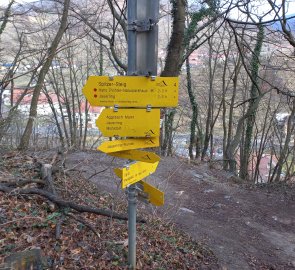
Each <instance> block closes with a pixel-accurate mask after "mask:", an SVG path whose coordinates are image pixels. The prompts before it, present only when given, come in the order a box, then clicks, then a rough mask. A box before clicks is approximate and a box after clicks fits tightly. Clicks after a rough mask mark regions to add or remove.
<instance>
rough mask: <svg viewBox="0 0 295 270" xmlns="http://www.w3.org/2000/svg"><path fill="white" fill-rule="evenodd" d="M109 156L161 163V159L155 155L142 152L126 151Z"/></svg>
mask: <svg viewBox="0 0 295 270" xmlns="http://www.w3.org/2000/svg"><path fill="white" fill-rule="evenodd" d="M109 155H111V156H114V157H119V158H127V159H131V160H137V161H142V162H148V163H155V162H157V161H160V157H159V156H158V155H156V154H155V153H153V152H146V151H141V150H126V151H120V152H115V153H109Z"/></svg>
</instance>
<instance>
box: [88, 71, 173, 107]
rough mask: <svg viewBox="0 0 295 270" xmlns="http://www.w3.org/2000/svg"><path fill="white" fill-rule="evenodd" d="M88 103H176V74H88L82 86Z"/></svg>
mask: <svg viewBox="0 0 295 270" xmlns="http://www.w3.org/2000/svg"><path fill="white" fill-rule="evenodd" d="M83 94H84V95H85V96H86V98H87V100H88V101H89V103H90V105H91V106H106V107H113V106H115V105H117V106H119V107H137V108H138V107H146V106H147V105H149V106H151V107H152V108H154V107H161V108H163V107H175V106H177V103H178V78H177V77H152V78H151V77H138V76H124V77H123V76H116V77H107V76H90V77H89V78H88V80H87V82H86V84H85V86H84V88H83Z"/></svg>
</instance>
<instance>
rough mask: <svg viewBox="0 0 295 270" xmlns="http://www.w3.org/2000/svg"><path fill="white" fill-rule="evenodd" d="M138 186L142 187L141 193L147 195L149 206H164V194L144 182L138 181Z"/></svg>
mask: <svg viewBox="0 0 295 270" xmlns="http://www.w3.org/2000/svg"><path fill="white" fill-rule="evenodd" d="M139 184H141V185H142V191H143V192H144V193H146V194H147V200H148V201H149V202H150V203H151V204H153V205H155V206H162V205H163V204H164V192H162V191H161V190H159V189H157V188H155V187H154V186H152V185H150V184H148V183H147V182H144V181H140V182H139Z"/></svg>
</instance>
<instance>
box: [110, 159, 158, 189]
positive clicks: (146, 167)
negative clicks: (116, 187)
mask: <svg viewBox="0 0 295 270" xmlns="http://www.w3.org/2000/svg"><path fill="white" fill-rule="evenodd" d="M158 164H159V162H155V163H146V162H140V161H139V162H136V163H133V164H130V165H129V167H128V168H122V169H120V168H116V169H114V172H115V174H116V175H117V176H118V177H120V178H121V179H122V188H123V189H124V188H126V187H127V186H129V185H132V184H134V183H136V182H138V181H140V180H142V179H143V178H145V177H147V176H149V175H150V174H152V173H153V172H155V170H156V169H157V166H158Z"/></svg>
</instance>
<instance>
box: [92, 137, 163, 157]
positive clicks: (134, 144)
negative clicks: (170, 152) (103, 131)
mask: <svg viewBox="0 0 295 270" xmlns="http://www.w3.org/2000/svg"><path fill="white" fill-rule="evenodd" d="M159 145H160V142H159V137H151V138H133V139H125V140H115V141H107V142H103V143H102V144H101V145H100V146H99V147H98V148H97V150H100V151H101V152H104V153H106V154H110V153H114V152H119V151H125V150H132V149H138V148H151V147H158V146H159Z"/></svg>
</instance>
